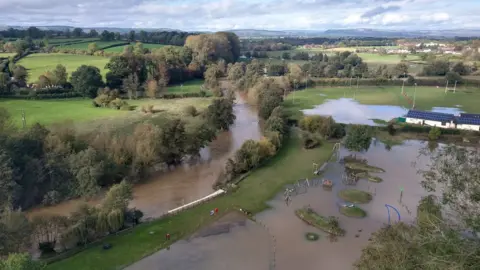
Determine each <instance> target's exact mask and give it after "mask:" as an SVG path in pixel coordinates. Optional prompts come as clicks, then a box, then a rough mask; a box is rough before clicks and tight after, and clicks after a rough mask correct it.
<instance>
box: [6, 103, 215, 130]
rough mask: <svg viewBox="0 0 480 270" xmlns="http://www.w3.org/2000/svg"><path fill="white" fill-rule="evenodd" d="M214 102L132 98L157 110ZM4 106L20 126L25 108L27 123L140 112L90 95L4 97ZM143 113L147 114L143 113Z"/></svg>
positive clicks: (175, 110) (77, 120)
mask: <svg viewBox="0 0 480 270" xmlns="http://www.w3.org/2000/svg"><path fill="white" fill-rule="evenodd" d="M210 102H211V99H210V98H182V99H174V100H169V99H154V100H151V99H140V100H132V101H128V103H129V104H130V105H132V106H134V107H136V108H139V107H141V106H143V105H153V106H154V107H155V109H156V110H158V111H162V112H167V113H173V114H180V113H182V112H183V109H184V108H185V107H186V106H188V105H193V106H195V107H196V108H197V109H199V110H200V109H203V108H206V107H207V106H208V105H209V104H210ZM0 107H3V108H5V109H7V111H8V112H9V113H10V115H11V117H12V120H13V122H14V124H15V125H16V126H19V127H20V126H21V125H22V110H23V111H25V116H26V122H27V125H32V124H34V123H37V122H38V123H41V124H45V125H48V124H52V123H59V122H64V121H68V120H72V121H74V122H75V123H82V122H86V121H92V120H97V119H108V120H109V121H110V120H112V119H111V118H112V117H113V118H117V117H120V118H123V117H126V116H130V115H137V114H140V112H138V110H136V111H121V110H114V109H110V108H95V107H93V105H92V101H91V100H89V99H68V100H60V99H58V100H12V99H0ZM142 115H143V114H142Z"/></svg>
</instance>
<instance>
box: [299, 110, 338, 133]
mask: <svg viewBox="0 0 480 270" xmlns="http://www.w3.org/2000/svg"><path fill="white" fill-rule="evenodd" d="M299 126H300V128H301V129H302V130H304V131H307V132H310V133H317V134H320V135H321V136H323V137H324V138H330V137H331V136H332V135H333V134H334V132H335V129H334V128H335V121H333V118H332V117H330V116H329V117H324V116H320V115H309V116H304V117H303V118H302V119H301V120H300V123H299ZM340 133H341V132H340Z"/></svg>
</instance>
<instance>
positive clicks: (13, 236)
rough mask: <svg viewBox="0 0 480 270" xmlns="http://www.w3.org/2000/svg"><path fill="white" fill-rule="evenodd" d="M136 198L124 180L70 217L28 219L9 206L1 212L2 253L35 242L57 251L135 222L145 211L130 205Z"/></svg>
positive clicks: (21, 249) (24, 248)
mask: <svg viewBox="0 0 480 270" xmlns="http://www.w3.org/2000/svg"><path fill="white" fill-rule="evenodd" d="M132 199H133V196H132V186H131V185H130V184H129V183H127V182H126V181H122V182H121V183H119V184H116V185H113V186H112V187H111V188H110V189H109V190H108V192H107V193H106V195H105V197H104V199H103V201H102V203H101V204H99V205H98V206H89V205H87V204H82V205H80V206H79V207H78V208H77V209H76V210H75V211H74V212H72V213H71V214H70V216H68V217H67V216H59V215H41V216H35V217H33V218H32V219H31V220H28V219H27V218H26V216H25V214H24V213H23V212H21V211H15V210H13V209H12V208H11V207H9V206H7V207H5V208H4V209H2V211H1V212H0V227H1V228H2V230H0V239H2V242H1V243H0V247H1V248H0V255H8V254H9V253H19V252H25V251H27V250H28V249H29V248H30V247H31V245H32V242H33V243H34V244H35V245H38V247H39V249H40V251H41V252H42V253H43V254H50V253H55V252H56V250H58V249H61V250H67V249H70V248H72V247H75V246H77V245H86V244H87V243H89V242H92V241H94V240H96V239H98V238H100V237H103V236H105V235H107V234H110V233H115V232H118V231H119V230H122V229H123V228H126V227H132V226H135V225H137V224H138V223H139V222H140V220H141V218H142V216H143V213H142V212H141V211H138V210H136V209H129V208H128V205H129V203H130V200H132ZM7 261H8V260H7Z"/></svg>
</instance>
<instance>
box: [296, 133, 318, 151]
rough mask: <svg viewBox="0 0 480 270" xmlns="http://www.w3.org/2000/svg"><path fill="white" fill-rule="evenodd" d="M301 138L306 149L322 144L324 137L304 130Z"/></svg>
mask: <svg viewBox="0 0 480 270" xmlns="http://www.w3.org/2000/svg"><path fill="white" fill-rule="evenodd" d="M301 138H302V145H303V147H304V148H305V149H312V148H315V147H318V146H321V145H322V138H321V137H320V136H318V135H315V134H314V133H311V132H308V131H302V133H301Z"/></svg>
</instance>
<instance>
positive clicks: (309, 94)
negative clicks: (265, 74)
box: [284, 86, 480, 119]
mask: <svg viewBox="0 0 480 270" xmlns="http://www.w3.org/2000/svg"><path fill="white" fill-rule="evenodd" d="M405 93H406V94H407V95H408V96H410V98H411V99H413V94H414V87H411V86H408V87H407V86H406V87H405ZM344 97H345V98H354V97H355V100H356V101H358V102H359V103H361V104H369V105H394V106H401V107H405V108H410V107H411V104H410V103H409V102H408V100H407V99H406V98H405V97H404V96H403V95H402V94H401V87H396V86H388V87H378V86H361V87H360V88H358V89H357V88H356V87H352V88H350V87H320V86H319V87H310V88H308V89H306V90H302V91H296V92H295V93H294V94H293V93H291V94H289V95H288V96H287V98H286V100H285V103H284V106H285V108H286V110H287V111H288V112H289V114H290V115H291V117H293V118H296V119H299V118H300V117H301V116H302V115H303V113H302V112H301V111H300V110H303V109H311V108H313V107H315V106H317V105H320V104H322V103H324V102H325V101H326V100H327V99H339V98H344ZM478 100H480V90H474V91H470V92H462V91H457V92H456V93H448V94H445V88H436V87H417V91H416V102H415V105H416V108H417V109H419V110H431V109H432V108H434V107H450V108H455V107H457V105H461V107H460V109H461V110H463V111H466V112H469V113H480V106H478Z"/></svg>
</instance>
